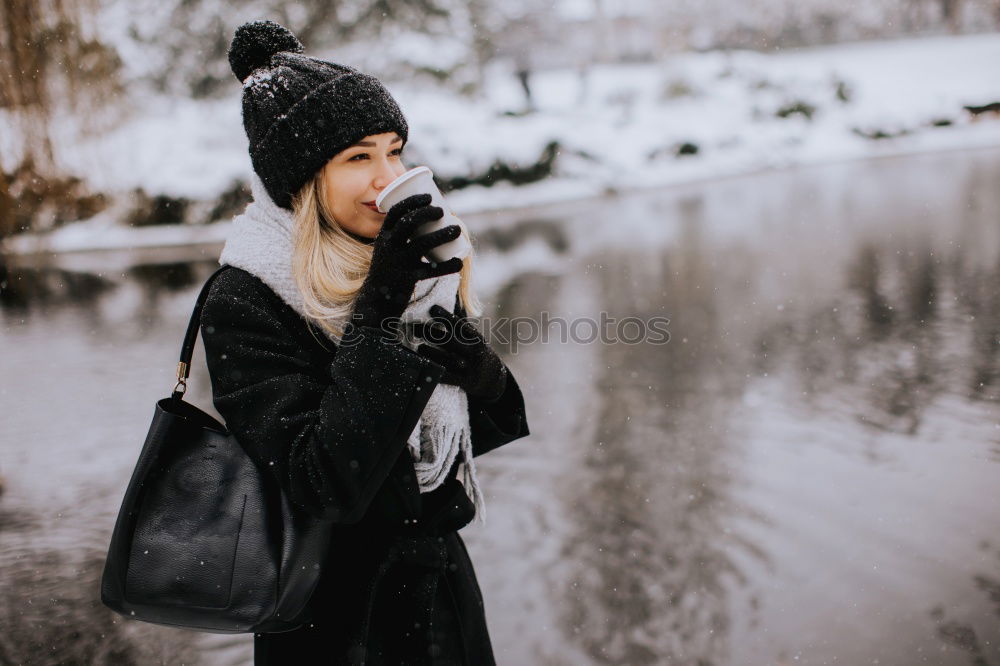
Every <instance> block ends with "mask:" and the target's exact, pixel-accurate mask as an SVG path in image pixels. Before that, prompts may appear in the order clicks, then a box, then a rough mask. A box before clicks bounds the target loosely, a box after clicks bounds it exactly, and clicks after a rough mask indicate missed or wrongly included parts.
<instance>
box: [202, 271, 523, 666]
mask: <svg viewBox="0 0 1000 666" xmlns="http://www.w3.org/2000/svg"><path fill="white" fill-rule="evenodd" d="M460 313H461V314H464V312H460ZM201 329H202V336H203V340H204V344H205V355H206V361H207V364H208V369H209V374H210V376H211V380H212V392H213V402H214V404H215V407H216V409H217V410H218V412H219V413H220V414H221V415H222V416H223V418H224V419H225V421H226V424H227V426H228V427H229V429H230V430H231V431H232V433H233V434H234V435H235V436H236V438H237V440H238V441H239V442H240V443H241V445H242V446H243V447H244V448H245V449H246V450H247V452H248V454H249V455H250V456H251V457H252V458H253V459H254V460H255V461H256V462H257V464H258V465H260V466H261V467H263V468H266V469H270V470H272V471H273V472H274V474H275V476H276V478H277V480H278V482H279V483H280V484H281V486H282V487H283V488H284V490H285V491H286V492H287V493H289V497H290V498H291V499H292V501H293V502H295V503H296V504H298V505H299V506H300V507H302V508H303V509H304V510H307V511H309V512H311V513H313V514H314V515H319V516H323V517H325V518H327V519H329V520H330V521H331V524H332V527H331V529H333V536H332V547H331V555H330V558H329V560H328V561H327V563H326V566H325V567H324V569H323V575H322V578H321V580H320V583H319V585H318V587H317V590H316V592H315V594H314V595H313V597H312V600H311V601H310V607H311V609H312V611H313V621H312V622H311V623H310V624H309V625H306V626H304V627H303V628H301V629H297V630H294V631H290V632H283V633H268V634H257V635H255V637H254V654H255V664H256V665H257V666H260V665H261V664H283V665H284V664H296V665H297V666H308V665H309V664H404V663H405V664H445V663H447V664H475V665H477V666H479V665H483V664H487V665H488V664H493V663H495V662H494V658H493V652H492V647H491V644H490V639H489V633H488V631H487V627H486V619H485V614H484V612H483V599H482V595H481V592H480V589H479V585H478V582H477V580H476V575H475V571H474V570H473V567H472V562H471V561H470V560H469V556H468V552H467V551H466V549H465V545H464V543H463V542H462V540H461V538H460V537H459V535H458V532H457V530H459V529H460V528H462V527H464V526H465V525H467V524H468V523H469V522H470V521H471V520H472V519H473V517H474V515H475V509H474V507H473V504H472V502H471V501H470V499H469V497H468V496H467V494H466V492H465V490H464V488H463V485H462V484H461V482H459V481H458V479H457V470H458V462H457V461H456V463H455V465H454V466H453V467H452V469H451V470H450V473H449V476H448V479H447V480H446V481H445V482H444V483H443V484H442V485H441V486H439V487H438V488H436V489H435V490H434V491H432V492H430V493H424V494H421V493H420V490H419V487H418V484H417V480H416V474H415V471H414V467H413V462H412V459H411V458H410V455H409V452H408V451H407V447H406V439H407V437H408V435H409V433H410V432H411V431H412V430H413V427H414V426H415V424H416V421H417V418H418V417H419V416H420V414H421V412H422V411H423V408H424V406H425V405H426V403H427V401H428V399H429V398H430V395H431V393H432V391H433V389H434V387H435V386H436V385H437V383H438V382H439V380H440V378H441V376H442V374H443V373H444V368H443V367H442V366H440V365H438V364H436V363H434V362H432V361H430V360H428V359H425V358H424V357H422V356H420V355H418V354H416V353H414V352H413V351H411V350H410V349H408V348H406V347H405V346H403V345H401V344H398V343H393V342H391V341H389V340H387V339H386V338H384V337H383V335H382V334H381V332H380V331H378V330H377V329H373V328H368V327H354V326H353V325H349V329H348V332H347V333H346V334H345V337H344V341H350V342H351V344H342V345H341V346H340V347H337V346H336V345H334V344H333V342H331V341H330V340H329V339H328V338H327V337H326V336H325V335H324V334H323V333H322V332H321V331H319V330H318V328H317V327H315V326H313V325H311V324H309V323H307V322H306V320H305V319H303V318H302V317H300V316H299V314H298V313H297V312H296V311H295V310H293V309H292V308H291V307H290V306H288V305H287V304H286V303H285V302H284V301H282V300H281V299H280V298H279V297H278V295H277V294H276V293H275V292H274V291H272V290H271V289H270V288H269V287H268V286H267V285H266V284H264V283H263V282H262V281H261V280H260V279H259V278H257V277H256V276H254V275H252V274H250V273H248V272H246V271H244V270H242V269H239V268H235V267H230V268H228V269H227V270H225V271H223V272H222V274H220V275H219V276H218V278H217V279H216V280H215V283H214V284H213V285H212V287H211V290H210V292H209V295H208V298H207V300H206V302H205V307H204V311H203V313H202V320H201ZM469 422H470V426H471V437H472V449H473V455H474V456H479V455H482V454H483V453H486V452H488V451H491V450H493V449H495V448H497V447H499V446H502V445H503V444H506V443H508V442H510V441H513V440H515V439H518V438H520V437H524V436H526V435H528V434H529V431H528V425H527V417H526V414H525V408H524V399H523V396H522V394H521V390H520V388H519V387H518V385H517V382H516V381H515V379H514V376H513V375H512V374H510V373H509V372H508V378H507V387H506V390H505V391H504V393H503V395H502V396H501V397H500V398H499V399H498V400H497V401H495V402H492V403H486V402H484V401H481V400H478V399H475V398H472V397H470V398H469ZM431 657H433V659H431Z"/></svg>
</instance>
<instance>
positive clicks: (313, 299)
mask: <svg viewBox="0 0 1000 666" xmlns="http://www.w3.org/2000/svg"><path fill="white" fill-rule="evenodd" d="M324 168H325V167H324ZM323 173H324V169H320V170H319V171H318V172H317V173H316V176H315V177H313V178H312V179H311V180H310V181H309V182H308V183H306V184H305V186H303V187H302V189H301V190H300V191H299V192H298V193H297V194H296V195H295V196H293V197H292V211H293V217H294V225H293V230H292V235H293V243H294V247H293V250H292V275H293V276H294V277H295V282H296V284H297V285H298V287H299V291H300V292H302V298H303V301H304V303H305V309H306V313H307V314H308V315H309V316H310V317H312V318H314V319H315V320H317V321H318V322H319V323H320V325H321V326H322V327H323V328H324V329H326V330H327V331H330V332H332V333H334V334H335V335H336V336H337V337H338V338H339V337H340V336H341V335H343V326H342V324H343V323H345V322H347V321H349V320H350V317H351V313H352V312H353V311H354V303H355V301H356V299H357V296H358V291H359V290H360V289H361V285H362V284H363V283H364V280H365V277H366V276H367V275H368V269H369V267H370V266H371V261H372V249H373V248H372V246H371V245H366V244H365V243H362V242H361V241H359V240H356V239H354V238H352V237H351V236H350V235H349V234H348V233H347V232H346V231H344V229H343V227H341V226H340V223H338V222H337V221H336V219H335V218H334V216H333V213H332V212H331V210H330V207H329V205H328V202H329V198H328V197H327V196H326V188H325V186H324V183H325V182H326V181H325V179H324V178H323ZM460 226H462V233H463V234H468V231H467V230H466V229H465V225H464V224H462V225H460ZM474 256H475V249H473V251H472V252H470V253H469V255H468V256H466V257H465V259H464V260H463V261H462V269H461V270H460V271H459V275H460V280H459V286H458V297H459V302H460V303H461V305H462V307H464V308H465V310H466V312H467V313H468V315H469V316H470V317H478V316H479V315H480V314H481V313H482V311H483V308H482V304H481V303H480V301H479V299H478V298H476V295H475V294H474V293H473V290H472V263H473V257H474ZM449 309H450V308H449Z"/></svg>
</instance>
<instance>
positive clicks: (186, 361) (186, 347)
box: [170, 265, 229, 400]
mask: <svg viewBox="0 0 1000 666" xmlns="http://www.w3.org/2000/svg"><path fill="white" fill-rule="evenodd" d="M227 268H229V266H228V265H224V266H220V267H219V268H217V269H216V271H215V272H214V273H212V274H211V275H210V276H208V279H207V280H206V281H205V284H204V286H202V288H201V293H199V294H198V300H197V301H195V304H194V310H193V311H192V312H191V321H189V322H188V327H187V333H185V334H184V344H183V345H182V346H181V360H180V361H178V362H177V384H176V385H174V392H173V394H172V395H171V396H170V397H172V398H174V399H176V400H179V399H181V398H182V397H183V396H184V391H186V390H187V378H188V374H189V373H190V372H191V356H192V355H193V354H194V343H195V342H196V341H197V340H198V328H199V327H200V326H201V310H202V308H203V307H205V299H207V298H208V290H209V289H210V288H211V287H212V283H213V282H215V278H217V277H218V276H219V273H221V272H222V271H224V270H226V269H227Z"/></svg>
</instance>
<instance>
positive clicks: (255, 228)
mask: <svg viewBox="0 0 1000 666" xmlns="http://www.w3.org/2000/svg"><path fill="white" fill-rule="evenodd" d="M250 186H251V191H252V193H253V201H252V202H250V204H249V205H248V206H247V207H246V209H245V210H244V211H243V213H242V214H240V215H238V216H236V217H235V218H234V219H233V224H232V229H231V230H230V232H229V235H228V237H227V239H226V244H225V247H223V249H222V255H221V256H220V257H219V263H220V264H228V265H230V266H235V267H237V268H242V269H243V270H245V271H247V272H248V273H251V274H253V275H255V276H257V277H258V278H260V279H261V281H263V282H264V284H266V285H267V286H269V287H270V288H271V289H273V290H274V292H275V293H276V294H278V296H279V297H281V299H282V300H283V301H284V302H285V303H287V304H288V305H289V306H291V307H292V309H293V310H295V311H296V312H298V313H299V315H300V316H301V317H302V318H303V319H305V320H307V321H311V322H313V323H315V324H316V325H317V327H318V328H319V329H320V330H322V331H324V332H325V333H326V335H327V337H329V338H330V339H331V340H332V341H333V342H334V343H335V344H339V343H340V340H339V338H338V337H337V336H336V335H335V334H334V333H332V332H330V331H328V330H327V329H326V328H323V327H322V326H319V322H318V321H316V320H315V319H313V318H311V317H310V316H309V315H307V314H306V311H305V304H304V301H303V298H302V293H301V292H300V291H299V288H298V285H297V284H296V282H295V278H294V277H293V275H292V247H293V244H292V229H293V224H294V219H293V216H292V213H291V211H289V210H287V209H285V208H281V207H280V206H278V205H277V204H275V203H274V201H273V200H272V199H271V197H270V195H268V193H267V190H266V189H265V188H264V185H263V183H262V182H261V181H260V178H259V177H258V176H257V174H252V176H251V182H250ZM460 279H461V278H460V276H459V274H458V273H451V274H449V275H442V276H440V277H437V278H429V279H426V280H421V281H419V282H417V284H416V287H415V288H414V290H413V296H412V297H411V299H410V302H409V304H408V305H407V307H406V309H405V310H404V312H403V315H402V320H403V322H404V324H412V323H414V322H424V321H428V320H430V319H431V316H430V308H431V306H432V305H435V304H437V305H440V306H441V307H443V308H445V309H447V310H448V311H449V312H451V311H453V309H454V307H455V298H456V295H457V293H458V285H459V281H460ZM335 323H339V324H340V326H341V328H343V324H345V323H346V321H343V322H335ZM405 330H409V329H404V331H405ZM400 340H401V343H402V344H404V345H406V346H407V347H409V348H410V349H413V350H416V349H417V347H419V345H420V344H421V341H420V340H419V339H417V338H415V337H414V336H413V335H409V334H406V335H402V336H401V337H400ZM407 448H408V450H409V452H410V456H411V457H412V458H413V461H414V462H413V466H414V469H415V470H416V473H417V482H418V484H419V486H420V492H421V493H426V492H430V491H431V490H434V489H435V488H437V487H438V486H440V485H441V483H442V482H444V480H445V479H446V478H447V475H448V472H449V471H450V470H451V466H452V465H453V464H454V462H455V459H456V457H457V455H458V452H459V449H461V451H462V456H463V464H462V466H463V485H464V486H465V490H466V492H467V493H470V497H471V499H472V501H473V504H474V505H475V507H476V518H477V519H478V520H479V521H480V522H482V523H485V521H486V515H485V504H484V501H483V494H482V491H481V490H480V488H479V480H478V478H477V477H476V467H475V463H474V462H473V458H472V439H471V430H470V426H469V403H468V397H467V396H466V394H465V391H464V390H463V389H461V388H459V387H458V386H452V385H450V384H443V383H439V384H437V386H435V387H434V392H433V393H432V394H431V397H430V399H429V400H428V401H427V406H426V407H425V408H424V411H423V413H422V414H421V415H420V418H419V419H418V420H417V424H416V426H415V427H414V428H413V432H411V433H410V435H409V437H408V438H407Z"/></svg>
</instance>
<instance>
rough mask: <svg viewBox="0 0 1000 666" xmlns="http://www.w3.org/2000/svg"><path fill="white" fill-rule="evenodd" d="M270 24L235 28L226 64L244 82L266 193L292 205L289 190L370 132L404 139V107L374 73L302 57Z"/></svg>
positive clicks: (246, 118)
mask: <svg viewBox="0 0 1000 666" xmlns="http://www.w3.org/2000/svg"><path fill="white" fill-rule="evenodd" d="M302 51H303V46H302V43H301V42H300V41H299V40H298V38H296V37H295V35H293V34H292V33H291V31H289V30H288V29H287V28H285V27H283V26H281V25H278V24H277V23H274V22H273V21H252V22H249V23H244V24H243V25H241V26H240V27H239V28H237V29H236V33H235V35H234V36H233V41H232V43H231V44H230V46H229V65H230V67H232V70H233V74H235V75H236V78H237V79H239V80H240V81H241V82H242V83H243V127H244V129H246V132H247V138H248V139H249V143H250V161H251V163H252V164H253V169H254V171H256V172H257V175H258V176H259V177H260V179H261V182H263V184H264V187H265V188H266V189H267V192H268V194H270V195H271V198H272V199H274V202H275V203H276V204H278V205H279V206H281V207H282V208H287V209H289V210H291V208H292V195H293V194H295V193H296V192H298V191H299V190H300V189H301V188H302V186H303V185H305V184H306V183H307V182H309V179H311V178H312V177H313V176H314V175H315V174H316V172H317V171H319V170H320V169H321V168H322V167H323V165H324V164H326V163H327V162H328V161H329V160H330V158H332V157H333V156H334V155H336V154H337V153H339V152H340V151H341V150H343V149H345V148H348V147H349V146H352V145H354V144H355V143H357V142H358V141H360V140H361V139H363V138H364V137H366V136H368V135H369V134H381V133H383V132H392V131H395V132H396V133H398V134H399V136H401V137H402V138H403V142H404V143H405V142H406V139H407V130H408V127H407V124H406V119H405V118H404V117H403V112H402V111H401V110H400V108H399V105H398V104H396V101H395V100H394V99H393V98H392V96H391V95H390V94H389V91H388V90H386V89H385V87H384V86H383V85H382V83H381V82H379V80H378V79H376V78H375V77H373V76H370V75H368V74H363V73H361V72H359V71H357V70H356V69H353V68H351V67H347V66H346V65H337V64H334V63H331V62H327V61H325V60H319V59H318V58H312V57H309V56H306V55H303V54H302Z"/></svg>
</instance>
